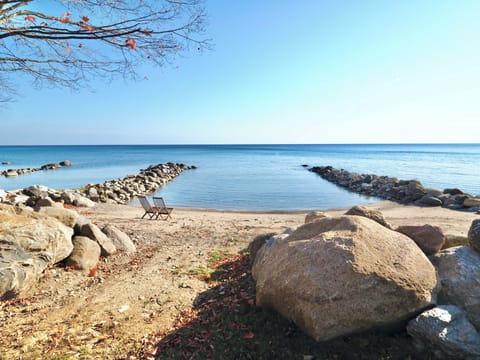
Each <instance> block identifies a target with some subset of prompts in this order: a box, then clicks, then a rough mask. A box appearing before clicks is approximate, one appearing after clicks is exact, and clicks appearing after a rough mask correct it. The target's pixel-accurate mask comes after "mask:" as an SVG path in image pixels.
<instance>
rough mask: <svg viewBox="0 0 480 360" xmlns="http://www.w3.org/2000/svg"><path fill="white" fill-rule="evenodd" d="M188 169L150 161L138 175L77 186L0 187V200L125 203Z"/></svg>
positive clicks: (35, 205) (29, 203)
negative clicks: (11, 188)
mask: <svg viewBox="0 0 480 360" xmlns="http://www.w3.org/2000/svg"><path fill="white" fill-rule="evenodd" d="M188 169H196V167H195V166H189V165H185V164H175V163H166V164H158V165H151V166H149V167H148V168H147V169H143V170H140V173H139V174H137V175H129V176H127V177H125V178H123V179H114V180H109V181H105V182H104V183H102V184H88V185H87V186H84V187H83V188H81V189H77V190H72V189H65V190H55V189H50V188H48V187H46V186H42V185H34V186H29V187H27V188H25V189H20V190H12V191H4V190H1V189H0V203H1V202H4V203H7V204H16V205H27V206H30V207H32V208H38V207H41V206H52V205H53V204H54V203H58V202H60V203H63V204H67V205H74V206H78V207H92V206H94V205H95V202H103V203H114V204H127V203H128V202H130V201H131V200H133V199H134V198H135V197H136V196H138V195H146V194H150V193H154V192H155V191H157V190H158V189H159V188H160V187H162V186H163V185H165V184H167V183H168V182H170V181H171V180H173V179H174V178H175V177H176V176H178V175H180V174H181V173H182V172H183V171H184V170H188Z"/></svg>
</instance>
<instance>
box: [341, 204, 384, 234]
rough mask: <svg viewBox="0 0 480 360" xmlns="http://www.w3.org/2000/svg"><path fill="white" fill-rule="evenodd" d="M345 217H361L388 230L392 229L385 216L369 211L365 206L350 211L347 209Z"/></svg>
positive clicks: (376, 211) (375, 211)
mask: <svg viewBox="0 0 480 360" xmlns="http://www.w3.org/2000/svg"><path fill="white" fill-rule="evenodd" d="M345 215H356V216H363V217H366V218H368V219H370V220H373V221H376V222H377V223H379V224H380V225H383V226H385V227H386V228H388V229H392V225H390V224H389V223H388V221H387V220H386V219H385V216H383V214H382V213H381V212H380V211H378V210H373V209H369V208H367V207H365V206H354V207H352V208H351V209H349V210H348V211H347V212H346V213H345Z"/></svg>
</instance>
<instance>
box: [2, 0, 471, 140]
mask: <svg viewBox="0 0 480 360" xmlns="http://www.w3.org/2000/svg"><path fill="white" fill-rule="evenodd" d="M206 5H207V12H208V15H209V19H208V27H207V32H206V34H205V35H204V36H205V38H211V39H212V43H213V44H214V48H213V50H211V51H206V52H203V53H198V52H196V51H192V52H191V53H187V54H184V55H183V56H182V57H179V58H177V59H176V60H175V61H174V62H173V63H172V64H171V65H166V66H164V67H162V68H142V71H144V73H145V77H146V78H148V80H142V81H139V82H127V81H125V80H123V79H118V80H116V81H114V82H112V83H108V84H105V83H102V82H99V81H95V79H92V82H91V84H90V87H91V88H92V89H93V90H92V89H82V90H80V91H78V92H72V91H70V90H68V89H51V88H43V89H41V90H38V89H34V88H32V86H31V84H30V83H28V82H26V81H25V79H23V78H22V79H19V80H18V82H17V84H16V87H17V89H18V93H19V96H18V97H17V99H16V101H15V102H12V103H10V104H9V105H8V106H7V107H6V108H3V109H0V134H1V135H2V136H0V145H16V144H18V145H22V144H229V143H242V144H249V143H252V144H254V143H262V144H267V143H289V144H295V143H318V144H322V143H444V142H446V143H478V142H480V21H478V19H479V17H480V1H477V0H472V1H468V0H458V1H453V0H451V1H446V0H435V1H430V0H422V1H418V0H415V1H413V0H403V1H393V0H392V1H384V0H362V1H358V0H350V1H349V0H298V1H283V0H264V1H254V0H242V1H226V0H207V2H206Z"/></svg>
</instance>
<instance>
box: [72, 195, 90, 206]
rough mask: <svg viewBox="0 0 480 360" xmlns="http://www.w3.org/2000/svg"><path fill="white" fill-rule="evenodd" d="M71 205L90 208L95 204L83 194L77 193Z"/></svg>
mask: <svg viewBox="0 0 480 360" xmlns="http://www.w3.org/2000/svg"><path fill="white" fill-rule="evenodd" d="M73 205H75V206H78V207H87V208H91V207H94V206H95V205H96V204H95V203H94V202H93V201H92V200H90V199H88V198H86V197H85V196H81V195H78V196H76V197H75V199H74V200H73Z"/></svg>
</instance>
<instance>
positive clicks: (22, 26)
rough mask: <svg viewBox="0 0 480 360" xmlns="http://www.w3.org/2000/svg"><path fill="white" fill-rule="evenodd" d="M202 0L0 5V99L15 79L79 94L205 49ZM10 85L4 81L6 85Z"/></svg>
mask: <svg viewBox="0 0 480 360" xmlns="http://www.w3.org/2000/svg"><path fill="white" fill-rule="evenodd" d="M205 22H206V15H205V10H204V6H203V0H177V1H174V0H128V1H127V0H51V1H40V0H0V92H1V94H2V95H3V96H2V97H3V98H7V96H5V94H12V90H13V89H12V88H11V87H9V86H8V84H9V83H11V81H10V80H11V79H12V78H13V77H14V76H15V77H18V75H25V76H27V77H30V79H31V80H32V81H33V83H34V84H36V85H39V86H42V85H46V84H50V85H58V86H66V87H71V88H79V87H81V86H84V85H86V84H87V83H88V80H89V79H90V78H92V77H95V78H98V77H99V76H100V77H104V78H108V79H111V78H113V77H115V76H118V75H120V76H123V77H125V78H130V79H135V78H137V74H136V71H135V69H136V68H137V66H138V65H139V64H142V63H143V62H150V63H153V64H156V65H160V66H161V65H163V64H164V63H165V62H170V61H172V60H173V59H174V58H175V56H176V55H177V54H179V53H181V52H183V51H186V50H188V49H189V48H191V47H192V46H194V48H195V49H196V50H200V51H201V50H204V49H207V48H209V47H210V45H209V42H208V40H205V39H201V38H198V36H201V35H202V34H203V31H204V26H205ZM9 81H10V82H9Z"/></svg>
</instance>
